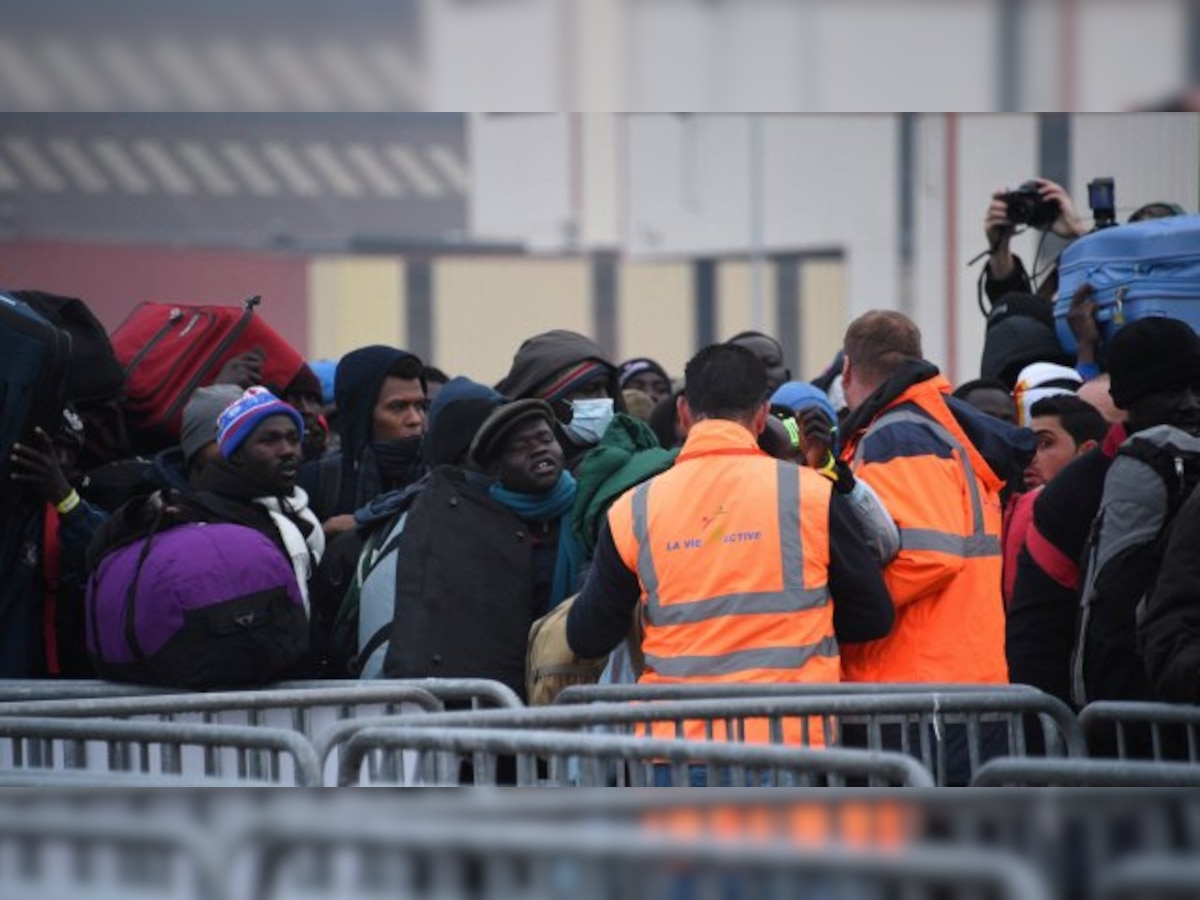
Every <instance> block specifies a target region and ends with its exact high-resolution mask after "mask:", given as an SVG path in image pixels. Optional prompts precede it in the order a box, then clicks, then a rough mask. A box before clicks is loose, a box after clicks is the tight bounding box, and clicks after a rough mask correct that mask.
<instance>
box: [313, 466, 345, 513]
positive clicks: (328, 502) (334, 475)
mask: <svg viewBox="0 0 1200 900" xmlns="http://www.w3.org/2000/svg"><path fill="white" fill-rule="evenodd" d="M341 493H342V457H341V455H340V454H337V453H330V454H327V455H326V456H322V457H321V461H320V463H318V465H317V497H316V503H315V504H314V505H315V506H316V508H317V509H319V510H321V515H322V516H324V517H325V518H327V519H328V518H329V517H330V516H332V515H333V514H334V513H333V511H334V510H335V509H337V503H338V500H339V499H340V497H341Z"/></svg>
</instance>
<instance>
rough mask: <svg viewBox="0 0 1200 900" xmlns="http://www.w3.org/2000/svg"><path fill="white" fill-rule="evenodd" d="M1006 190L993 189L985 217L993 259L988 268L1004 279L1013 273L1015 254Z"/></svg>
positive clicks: (986, 234)
mask: <svg viewBox="0 0 1200 900" xmlns="http://www.w3.org/2000/svg"><path fill="white" fill-rule="evenodd" d="M1007 193H1008V191H1006V190H1003V189H1001V190H998V191H992V202H991V203H990V204H989V205H988V209H987V215H986V216H984V219H983V233H984V235H985V236H986V237H987V242H988V247H989V248H990V249H991V259H989V260H988V270H989V271H990V272H991V273H992V277H993V278H999V279H1004V278H1007V277H1008V276H1009V275H1011V274H1012V271H1013V256H1012V249H1011V248H1010V247H1009V241H1010V240H1012V234H1013V226H1012V223H1011V222H1009V221H1008V204H1007V203H1005V202H1004V196H1005V195H1006V194H1007Z"/></svg>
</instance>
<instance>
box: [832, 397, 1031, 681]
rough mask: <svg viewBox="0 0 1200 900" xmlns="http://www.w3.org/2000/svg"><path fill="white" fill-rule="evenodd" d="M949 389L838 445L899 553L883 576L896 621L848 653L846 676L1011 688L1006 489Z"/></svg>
mask: <svg viewBox="0 0 1200 900" xmlns="http://www.w3.org/2000/svg"><path fill="white" fill-rule="evenodd" d="M949 387H950V386H949V384H948V383H947V382H946V380H945V379H944V378H942V377H941V376H935V377H934V378H931V379H928V380H927V381H922V382H920V383H918V384H915V385H912V386H911V387H909V388H908V389H907V390H906V391H904V392H903V393H902V394H900V396H899V397H897V398H896V399H895V401H893V402H892V403H891V404H890V405H889V406H888V408H887V409H885V410H884V411H883V412H881V413H880V414H879V415H878V416H876V417H875V419H874V420H873V421H872V422H871V424H870V425H869V426H868V427H867V429H866V430H865V431H864V432H863V433H861V434H859V435H851V436H850V440H849V442H848V443H847V445H846V446H845V447H844V448H843V449H842V457H843V459H846V460H852V461H853V466H854V472H855V474H856V475H857V476H858V477H859V478H861V479H863V480H864V481H866V482H867V484H869V485H870V486H871V487H872V488H873V489H874V491H875V493H876V494H877V495H878V496H879V499H880V500H882V501H883V504H884V506H885V507H887V509H888V512H890V513H891V515H892V518H894V519H895V520H896V525H897V526H898V527H899V529H900V552H899V554H898V555H897V556H896V558H895V559H894V560H893V561H892V562H891V563H889V564H888V566H887V567H885V568H884V570H883V575H884V581H885V582H886V583H887V586H888V590H889V592H890V593H891V595H892V602H893V603H894V604H895V606H896V621H895V625H893V627H892V631H891V633H890V634H889V635H888V636H887V637H885V638H882V639H880V640H877V641H870V642H867V643H864V644H855V645H853V646H852V647H847V648H845V650H844V652H843V654H842V671H843V677H844V678H845V679H846V680H847V681H904V682H979V683H1005V682H1007V681H1008V664H1007V662H1006V660H1005V656H1004V604H1003V600H1002V597H1001V564H1002V560H1001V548H1000V530H1001V518H1002V513H1001V508H1000V489H1001V488H1002V487H1003V483H1002V482H1001V480H1000V478H999V477H998V476H997V475H996V474H995V473H994V472H993V471H992V469H991V467H990V466H989V465H988V464H987V462H986V460H984V459H983V457H982V455H981V454H980V453H979V451H978V450H977V449H976V448H975V447H974V446H973V445H972V444H971V442H970V440H969V439H968V437H967V435H966V433H965V432H964V431H963V430H962V426H960V425H959V424H958V421H957V420H956V419H955V418H954V414H953V413H952V412H951V411H950V409H949V408H948V407H947V405H946V402H945V400H944V399H943V396H942V395H943V394H944V393H946V392H948V391H949ZM874 435H879V438H878V440H879V441H881V442H883V443H885V444H886V446H887V447H888V450H887V452H886V453H885V454H883V458H880V459H873V458H872V457H873V454H872V453H869V452H868V453H865V452H864V451H866V450H868V449H869V448H868V447H867V446H866V444H867V442H868V441H869V440H870V439H871V437H872V436H874ZM925 445H929V446H933V447H937V448H939V449H938V452H925V450H923V449H922V447H923V446H925Z"/></svg>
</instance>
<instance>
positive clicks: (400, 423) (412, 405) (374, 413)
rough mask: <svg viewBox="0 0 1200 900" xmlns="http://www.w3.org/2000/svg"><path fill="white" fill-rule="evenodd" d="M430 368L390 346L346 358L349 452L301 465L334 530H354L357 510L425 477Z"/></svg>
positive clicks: (337, 390)
mask: <svg viewBox="0 0 1200 900" xmlns="http://www.w3.org/2000/svg"><path fill="white" fill-rule="evenodd" d="M424 371H425V367H424V365H423V364H422V363H421V360H420V359H418V358H417V357H416V356H414V355H413V354H411V353H407V352H406V351H404V350H398V349H396V348H395V347H385V346H382V345H373V346H370V347H361V348H359V349H358V350H355V351H353V352H351V353H347V354H346V355H345V356H344V357H343V358H342V360H341V362H339V363H338V367H337V374H336V375H335V378H334V395H335V397H336V400H337V409H338V426H337V427H338V432H339V434H340V435H341V451H340V452H339V453H334V454H330V455H328V456H326V457H324V458H323V459H320V460H317V461H315V462H309V463H306V464H305V465H304V467H303V468H302V469H301V472H300V485H301V487H303V488H304V489H305V490H306V491H307V492H308V494H309V496H310V497H311V498H312V508H313V512H314V513H315V514H316V515H317V516H318V517H319V518H320V519H321V522H322V523H323V527H324V529H325V534H326V536H328V537H334V536H335V535H338V534H341V533H342V532H345V531H349V530H350V529H351V528H353V527H354V517H353V515H352V514H353V513H354V511H355V510H356V509H358V508H360V507H362V506H365V505H366V504H367V503H369V502H370V501H371V500H373V499H374V498H375V497H377V496H379V495H380V494H382V493H385V492H387V491H391V490H396V489H398V488H403V487H406V486H407V485H409V484H412V483H413V482H414V481H416V480H417V479H418V478H420V476H421V473H422V468H421V462H420V451H421V436H422V435H423V434H424V433H425V417H426V409H427V400H426V396H425V375H424Z"/></svg>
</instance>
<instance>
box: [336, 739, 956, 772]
mask: <svg viewBox="0 0 1200 900" xmlns="http://www.w3.org/2000/svg"><path fill="white" fill-rule="evenodd" d="M414 751H415V753H414ZM384 752H386V754H387V755H389V756H392V757H399V758H398V759H392V760H383V761H381V760H380V759H379V758H378V757H379V756H380V755H382V754H383V753H384ZM371 754H375V756H376V758H375V759H374V760H373V765H372V766H370V767H369V771H368V773H367V779H366V783H368V784H370V783H376V784H377V783H380V782H383V781H386V782H388V783H392V784H396V783H400V784H414V785H458V784H461V783H464V780H463V774H462V773H463V771H464V764H467V763H469V764H470V774H469V775H468V776H467V780H466V782H465V783H468V784H471V783H473V784H476V785H480V784H485V785H495V784H497V783H498V782H497V774H498V772H499V770H500V768H501V765H502V763H501V758H502V757H511V758H512V760H513V764H514V765H513V768H514V774H515V783H516V784H517V785H518V786H523V787H530V786H538V785H540V786H547V787H609V786H615V787H625V786H633V787H647V786H660V787H684V786H692V787H700V786H706V785H712V786H714V787H716V786H721V787H756V786H768V785H769V786H776V787H777V786H791V787H795V786H816V785H825V784H832V785H834V786H837V785H842V784H845V782H846V779H848V778H853V779H859V780H864V781H867V782H869V784H871V785H872V786H886V785H900V786H907V787H932V786H933V780H932V779H931V778H930V776H929V773H928V772H926V771H925V769H923V768H922V767H921V766H920V764H919V763H917V762H916V761H915V760H914V759H912V758H911V757H908V756H903V755H901V754H894V753H882V752H870V751H863V750H837V749H810V748H795V747H781V746H771V745H766V744H731V743H724V742H706V741H671V740H666V741H663V740H653V739H644V738H639V737H634V736H616V735H603V734H571V733H563V732H552V731H528V730H523V731H517V730H512V729H483V728H445V727H443V726H435V727H430V728H425V727H421V726H417V725H413V726H408V727H391V728H366V729H363V730H361V731H358V732H356V733H355V734H354V735H353V736H352V737H351V738H350V740H349V741H348V742H347V743H346V746H345V748H344V749H343V751H342V753H341V758H340V760H339V764H338V785H339V787H345V786H351V785H356V784H359V783H360V781H361V780H362V774H363V773H362V764H363V761H364V759H366V758H367V757H368V755H371ZM405 755H409V756H410V761H409V762H408V763H407V764H406V763H405V762H404V761H403V757H404V756H405ZM381 772H392V773H394V774H393V775H392V777H391V778H386V777H381V775H380V773H381ZM700 781H702V782H703V784H697V783H696V782H700Z"/></svg>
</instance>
